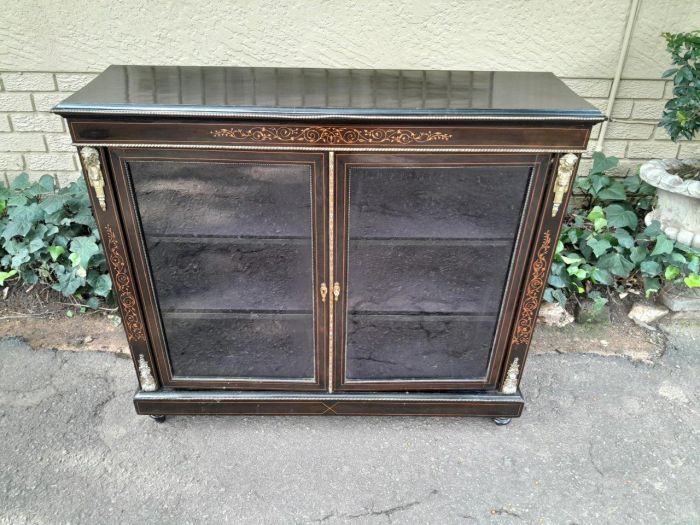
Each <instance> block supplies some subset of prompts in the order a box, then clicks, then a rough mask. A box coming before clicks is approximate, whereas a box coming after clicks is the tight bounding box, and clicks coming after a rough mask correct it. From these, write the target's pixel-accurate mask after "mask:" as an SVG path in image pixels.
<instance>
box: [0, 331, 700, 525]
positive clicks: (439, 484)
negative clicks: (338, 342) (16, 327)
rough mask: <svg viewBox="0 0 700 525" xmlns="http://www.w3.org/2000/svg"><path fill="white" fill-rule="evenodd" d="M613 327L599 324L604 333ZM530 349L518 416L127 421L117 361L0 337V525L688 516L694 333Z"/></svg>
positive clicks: (667, 520) (693, 506) (695, 505)
mask: <svg viewBox="0 0 700 525" xmlns="http://www.w3.org/2000/svg"><path fill="white" fill-rule="evenodd" d="M612 329H614V328H612ZM664 329H665V331H666V332H667V333H668V335H669V344H668V345H667V350H666V352H665V353H664V355H663V356H661V357H660V358H659V359H657V360H656V361H655V362H654V363H653V364H642V363H639V362H634V361H631V360H628V359H626V358H623V357H603V356H598V355H589V354H554V353H551V354H540V355H532V356H531V357H530V359H529V361H528V364H527V367H526V372H525V377H524V381H523V392H524V395H525V398H526V400H527V405H526V408H525V412H524V414H523V417H521V418H520V419H519V420H518V419H516V420H514V421H513V423H511V424H510V425H509V426H506V427H498V426H496V425H494V424H493V423H492V422H491V421H490V420H488V419H479V418H464V419H461V418H422V417H394V418H388V417H375V418H369V417H367V418H363V417H349V418H348V417H345V418H343V417H321V418H313V417H170V418H169V419H168V420H167V421H166V422H165V423H164V424H161V425H158V424H156V423H154V422H153V421H151V420H150V418H148V417H144V416H137V415H136V414H135V413H134V410H133V405H132V403H131V397H132V395H133V391H134V388H135V385H136V383H135V376H134V372H133V369H132V366H131V362H130V361H129V360H126V359H124V358H120V357H117V356H116V355H114V354H104V353H90V352H84V353H74V352H60V351H51V350H36V351H35V350H32V349H31V348H30V347H29V346H27V345H26V344H25V343H24V342H22V341H21V340H18V339H14V338H5V339H2V340H0V443H1V448H0V523H3V524H5V523H8V524H13V525H14V524H17V523H32V524H34V523H39V524H43V523H47V524H49V523H50V524H56V523H90V524H93V523H100V524H110V523H119V524H128V523H178V524H181V523H236V524H247V523H251V524H261V523H324V524H335V523H350V522H353V523H369V524H374V523H401V524H403V523H439V524H449V523H466V524H472V523H476V524H481V523H484V524H491V523H493V524H508V523H543V524H548V523H552V524H560V523H565V524H587V523H592V524H601V523H613V524H616V525H619V524H625V523H634V524H637V523H645V524H653V523H660V524H664V525H668V524H673V523H678V524H688V523H698V522H700V510H699V507H700V505H699V503H700V496H699V495H700V483H699V476H698V458H700V453H699V450H698V449H699V448H700V447H699V445H698V443H699V440H698V429H699V428H700V425H699V423H700V418H699V417H698V411H697V403H696V399H697V398H698V379H697V378H698V377H700V374H699V372H700V344H698V341H699V339H700V330H699V329H698V324H693V323H683V322H675V323H673V324H670V325H668V326H665V328H664Z"/></svg>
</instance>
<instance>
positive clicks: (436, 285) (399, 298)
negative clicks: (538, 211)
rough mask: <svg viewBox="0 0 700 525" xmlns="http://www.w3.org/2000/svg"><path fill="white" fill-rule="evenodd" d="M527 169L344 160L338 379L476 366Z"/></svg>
mask: <svg viewBox="0 0 700 525" xmlns="http://www.w3.org/2000/svg"><path fill="white" fill-rule="evenodd" d="M530 173H531V168H530V167H528V166H507V165H505V166H493V165H481V166H468V165H464V166H455V167H453V166H450V167H439V166H425V167H368V166H362V167H351V168H350V169H349V172H348V177H349V181H348V184H349V205H348V206H349V211H348V221H349V223H348V229H349V232H348V234H349V237H348V284H347V290H348V299H347V300H348V319H347V343H346V344H347V347H346V360H347V361H346V376H347V378H348V379H350V380H353V379H355V380H387V379H388V380H391V379H395V380H400V379H408V380H430V379H454V380H469V379H479V378H483V377H484V375H485V374H486V371H487V367H488V362H489V356H490V353H491V347H492V345H493V338H494V335H495V330H496V324H497V321H498V315H499V311H500V307H501V301H502V297H503V292H504V289H505V286H506V278H507V274H508V269H509V266H510V259H511V255H512V251H513V247H514V243H515V238H516V235H517V230H518V225H519V223H520V216H521V214H522V209H523V206H524V201H525V195H526V192H527V185H528V181H529V179H530Z"/></svg>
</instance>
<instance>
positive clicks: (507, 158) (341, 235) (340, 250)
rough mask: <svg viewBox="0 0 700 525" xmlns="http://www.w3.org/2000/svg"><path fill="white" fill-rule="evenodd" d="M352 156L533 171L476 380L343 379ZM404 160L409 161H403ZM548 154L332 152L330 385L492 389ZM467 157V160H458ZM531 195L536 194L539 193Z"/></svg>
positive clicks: (372, 161)
mask: <svg viewBox="0 0 700 525" xmlns="http://www.w3.org/2000/svg"><path fill="white" fill-rule="evenodd" d="M351 160H361V162H359V163H358V162H352V165H353V166H357V165H358V164H360V165H363V166H372V165H375V166H376V165H379V164H382V165H387V164H389V165H397V166H420V165H426V166H431V165H439V164H440V163H441V162H442V163H445V162H448V161H450V164H452V165H454V164H455V163H457V164H464V165H467V164H481V165H489V166H499V165H504V164H508V165H519V166H523V165H525V166H531V167H532V173H531V177H530V180H529V183H528V188H527V191H526V197H525V203H524V205H523V211H522V215H521V219H520V223H519V225H518V231H517V233H516V242H515V246H514V248H513V252H512V255H511V260H510V262H509V272H508V273H509V277H508V279H507V282H506V287H505V292H504V295H503V299H502V302H501V309H500V312H499V316H498V320H497V326H496V333H495V336H494V339H493V341H494V343H493V346H492V349H491V352H490V354H489V363H488V367H487V372H486V375H485V376H484V378H483V379H478V380H474V379H471V380H422V379H420V380H348V379H347V377H346V348H345V339H346V326H345V323H346V319H347V301H346V297H347V257H348V255H350V256H351V254H349V253H348V247H347V241H348V233H347V232H348V212H349V209H348V208H349V207H348V206H347V202H348V191H349V187H348V185H347V168H348V165H349V164H350V162H349V161H351ZM407 160H410V162H408V163H407ZM551 160H552V155H551V154H548V153H513V154H511V153H498V152H494V153H445V152H434V153H433V152H430V153H423V152H421V153H402V154H401V155H398V156H397V155H396V153H392V152H386V153H383V152H382V153H362V152H343V153H336V154H335V159H334V167H333V168H334V169H333V170H331V171H332V172H333V173H334V179H335V180H334V185H335V188H336V191H335V203H334V208H335V221H334V224H335V228H334V229H335V235H334V253H335V257H334V261H333V263H334V274H335V276H336V277H335V280H336V281H338V282H339V283H340V285H341V291H342V292H341V294H340V297H339V299H338V302H337V303H336V308H335V322H334V336H333V343H332V346H333V348H334V356H333V357H334V359H333V363H332V366H333V370H332V378H333V381H332V388H333V390H334V391H441V390H445V391H446V390H451V391H454V390H494V389H495V388H496V387H497V385H498V384H499V379H500V377H501V375H502V369H503V360H504V357H505V354H506V352H507V351H508V342H509V337H510V332H511V327H512V324H513V321H514V319H515V315H516V310H517V300H518V298H519V296H520V292H521V290H522V287H523V286H524V278H525V270H526V268H527V264H526V261H528V260H529V257H528V254H529V252H530V250H531V246H532V243H533V238H534V236H535V233H536V230H537V217H538V214H539V213H540V209H541V207H542V204H543V201H544V199H545V197H546V194H545V191H544V188H545V186H546V184H547V179H548V175H549V173H550V171H551V166H550V164H551ZM463 161H468V162H463ZM536 196H540V197H539V199H537V198H536Z"/></svg>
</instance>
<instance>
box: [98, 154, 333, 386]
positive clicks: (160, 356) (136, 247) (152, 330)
mask: <svg viewBox="0 0 700 525" xmlns="http://www.w3.org/2000/svg"><path fill="white" fill-rule="evenodd" d="M108 157H109V161H110V166H111V171H112V177H113V186H114V189H115V193H116V201H117V203H118V211H119V213H120V215H121V219H122V223H123V229H124V233H125V235H126V238H127V241H128V242H127V243H126V245H127V246H128V247H129V254H128V255H129V258H130V261H131V265H132V267H133V269H134V276H135V282H136V285H137V290H138V296H139V300H140V303H141V305H142V309H143V312H144V316H145V321H146V323H145V324H146V329H147V332H148V335H149V340H150V343H151V345H150V346H151V350H152V355H153V361H154V362H155V365H156V366H155V368H156V373H157V376H158V378H159V381H160V383H161V385H162V386H163V387H165V388H178V389H212V388H213V389H226V390H228V389H231V390H284V391H324V390H326V389H327V379H328V377H327V370H328V361H327V358H328V352H327V344H328V336H327V332H326V326H327V322H328V319H327V316H328V313H327V308H325V307H324V305H323V303H321V301H320V300H319V295H318V289H319V283H321V282H326V281H327V279H328V278H327V273H328V256H327V252H328V249H327V244H326V242H327V241H326V238H327V235H326V231H325V228H326V226H325V225H326V219H325V217H326V216H327V198H326V194H327V184H328V182H327V178H328V177H327V170H326V169H325V157H326V155H325V154H323V153H319V152H301V151H264V150H262V151H261V150H256V151H231V150H206V149H185V148H177V149H168V148H158V149H152V148H132V147H128V148H120V147H113V148H110V149H109V151H108ZM135 160H139V161H143V160H149V161H164V160H170V161H190V162H221V163H232V164H241V163H255V164H271V163H279V164H285V163H286V164H304V165H308V166H309V167H310V169H311V198H312V202H311V206H312V236H313V261H314V271H313V285H312V286H313V293H312V297H313V322H314V341H315V349H314V363H315V367H314V369H315V370H314V375H315V377H314V380H313V381H309V380H286V379H274V378H270V379H261V378H251V379H243V378H235V379H233V378H231V379H229V378H204V377H192V376H174V375H173V372H172V367H171V365H170V361H169V358H168V352H167V344H166V341H165V336H164V331H163V326H162V321H161V317H160V311H159V308H158V302H157V298H156V295H155V290H154V286H153V281H152V277H151V271H150V266H149V263H148V253H147V250H146V249H145V243H144V239H143V232H142V229H141V224H140V219H139V216H138V206H137V203H136V199H135V193H134V189H133V184H132V182H131V176H130V174H129V169H128V163H129V162H131V161H135ZM112 278H113V279H114V278H115V276H114V275H113V276H112Z"/></svg>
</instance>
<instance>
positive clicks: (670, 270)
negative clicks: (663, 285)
mask: <svg viewBox="0 0 700 525" xmlns="http://www.w3.org/2000/svg"><path fill="white" fill-rule="evenodd" d="M680 274H681V269H680V268H678V267H677V266H667V267H666V271H664V279H666V280H667V281H673V280H674V279H676V278H677V277H678V276H680Z"/></svg>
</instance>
